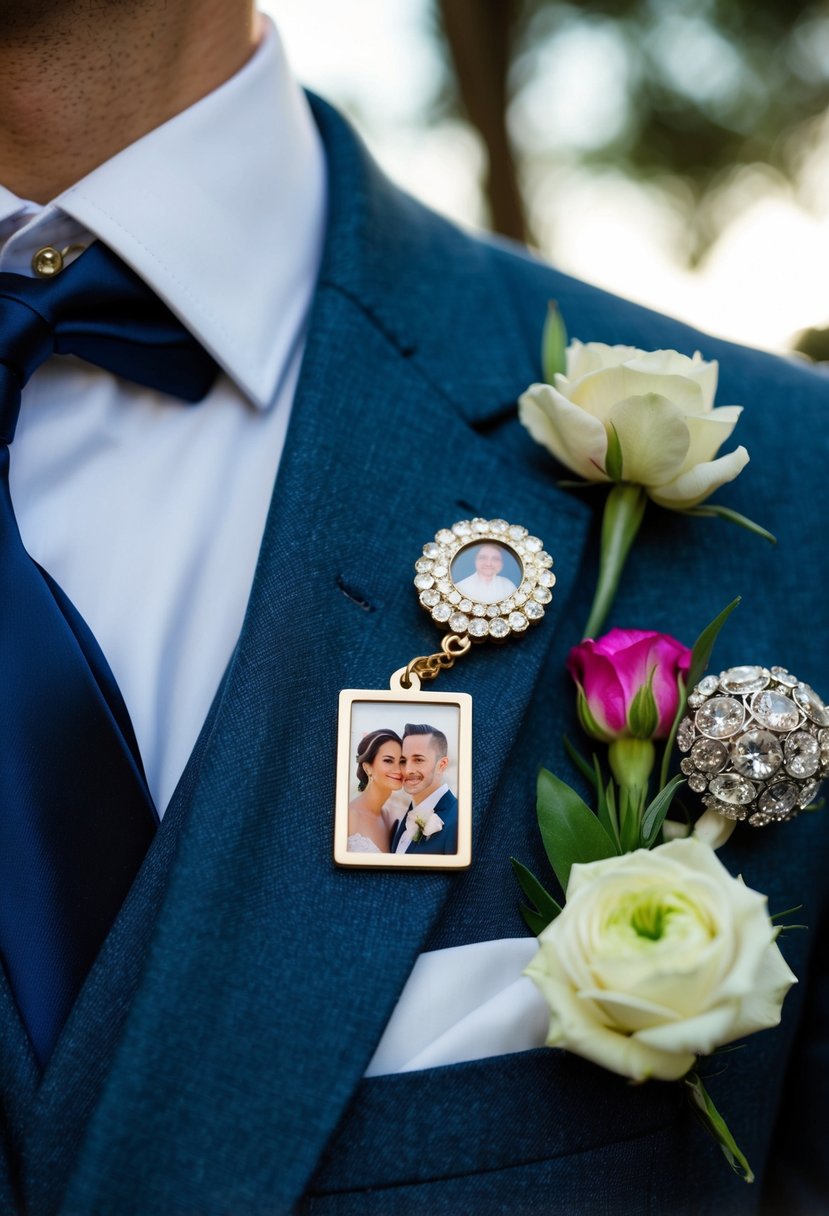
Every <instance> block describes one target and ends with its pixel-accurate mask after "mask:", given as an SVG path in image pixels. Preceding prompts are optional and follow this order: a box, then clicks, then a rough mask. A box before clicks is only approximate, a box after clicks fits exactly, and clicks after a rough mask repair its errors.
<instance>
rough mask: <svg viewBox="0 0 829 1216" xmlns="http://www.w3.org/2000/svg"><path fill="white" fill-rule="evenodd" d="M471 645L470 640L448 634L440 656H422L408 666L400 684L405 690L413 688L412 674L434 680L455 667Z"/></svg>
mask: <svg viewBox="0 0 829 1216" xmlns="http://www.w3.org/2000/svg"><path fill="white" fill-rule="evenodd" d="M471 645H472V643H471V642H470V640H469V638H459V637H458V635H457V634H456V633H448V634H447V635H446V637H445V638H444V639H443V641H442V642H441V644H440V651H439V652H438V654H424V655H420V656H419V657H418V658H416V659H412V660H411V662H409V663H407V664H406V669H405V671H404V673H403V675H402V676H401V679H400V683H401V684H402V686H403V687H404V688H409V687H411V683H412V680H411V677H412V674H414V675H416V676H418V678H419V679H421V680H434V678H435V676H437V675H439V674H440V672H441V671H443V670H444V669H446V668H449V667H454V665H455V660H456V659H459V658H460V657H461V655H464V654H466V652H467V650H469V648H470V647H471Z"/></svg>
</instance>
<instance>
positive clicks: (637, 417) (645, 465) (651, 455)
mask: <svg viewBox="0 0 829 1216" xmlns="http://www.w3.org/2000/svg"><path fill="white" fill-rule="evenodd" d="M610 421H611V422H612V423H613V426H614V427H615V428H616V434H617V435H618V436H619V445H620V447H621V450H622V476H623V477H624V479H625V481H635V482H637V483H638V484H639V485H656V486H659V485H662V484H663V482H666V481H673V480H674V478H675V477H677V476H678V474H679V472H680V470H681V469H682V467H683V465H684V463H685V457H686V455H687V453H688V447H689V444H690V442H691V436H690V434H689V432H688V426H687V424H686V421H685V418H684V416H683V414H682V411H681V410H680V408H679V407H678V406H676V405H674V404H673V402H672V401H668V399H667V398H666V397H660V396H658V395H657V394H655V393H649V394H647V395H646V396H644V397H630V398H628V400H626V401H621V402H619V404H618V405H616V406H614V408H613V409H612V410H611V414H610Z"/></svg>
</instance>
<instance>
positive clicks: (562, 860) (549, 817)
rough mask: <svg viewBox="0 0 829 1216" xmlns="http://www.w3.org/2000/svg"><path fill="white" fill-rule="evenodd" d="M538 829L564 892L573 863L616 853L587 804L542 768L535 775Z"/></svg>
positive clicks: (596, 859) (614, 847)
mask: <svg viewBox="0 0 829 1216" xmlns="http://www.w3.org/2000/svg"><path fill="white" fill-rule="evenodd" d="M538 826H539V828H540V829H541V839H542V841H543V844H544V849H545V852H546V854H547V856H548V858H549V859H550V865H551V866H552V867H553V870H554V871H555V875H556V878H557V879H558V881H559V882H560V883H561V889H562V891H564V892H566V891H567V883H568V881H569V879H570V870H571V868H572V867H573V865H574V864H575V863H576V862H579V863H585V862H589V861H599V860H601V859H602V858H604V857H613V856H615V855H616V853H617V851H618V850H617V849H616V846H615V845H614V842H613V841H612V840H611V838H610V836H608V834H607V832H606V831H605V830H604V828H603V827H602V825H601V824H600V823H599V821H598V819H597V818H596V816H595V815H594V814H593V812H592V811H591V810H590V807H589V806H588V805H587V803H586V802H584V801H582V799H581V798H580V797H579V795H578V794H577V793H576V791H575V790H573V789H571V788H570V786H569V785H566V784H565V782H563V781H560V780H559V778H558V777H555V776H554V775H553V774H552V773H550V772H548V771H547V769H545V768H543V769H542V770H541V772H540V773H539V774H538Z"/></svg>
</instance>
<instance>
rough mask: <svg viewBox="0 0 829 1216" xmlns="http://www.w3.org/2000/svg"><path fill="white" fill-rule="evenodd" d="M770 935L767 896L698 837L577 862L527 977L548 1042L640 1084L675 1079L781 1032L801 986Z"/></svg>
mask: <svg viewBox="0 0 829 1216" xmlns="http://www.w3.org/2000/svg"><path fill="white" fill-rule="evenodd" d="M774 937H775V931H774V928H773V926H772V924H771V921H770V920H769V916H768V912H767V910H766V898H765V896H764V895H761V894H760V893H759V892H757V891H753V890H751V888H750V887H747V886H745V885H744V883H743V882H742V881H741V880H740V879H737V878H732V877H731V875H730V874H729V873H728V871H727V870H726V869H725V867H724V866H723V865H722V863H721V862H720V861H718V859H717V857H716V855H715V854H714V853H713V851H712V850H711V849H710V848H709V847H708V846H707V845H705V844H703V843H702V842H701V841H699V840H695V839H694V838H693V837H691V838H688V839H685V840H673V841H671V842H670V843H668V844H663V845H660V846H659V847H658V848H656V849H653V850H651V851H648V850H646V849H639V850H637V851H636V852H634V853H626V854H624V855H623V856H621V857H611V858H608V859H607V860H605V861H596V862H592V863H591V864H589V865H574V866H573V869H572V872H571V876H570V881H569V883H568V886H567V903H566V906H565V907H564V910H563V911H562V912H561V914H560V915H559V916H558V917H557V918H556V919H555V920H554V921H553V922H552V924H550V925H549V926H548V927H547V928H546V929H545V930H544V932H543V933H542V934H541V936H540V938H539V939H538V942H539V950H538V953H537V954H536V956H535V958H534V959H533V961H532V962H531V963H530V965H529V967H528V968H527V975H529V976H531V977H532V979H533V981H534V982H535V984H536V985H537V986H538V988H539V989H540V991H541V993H542V995H543V996H544V998H545V1000H546V1001H547V1004H548V1005H549V1006H550V1027H549V1033H548V1038H547V1043H548V1045H549V1046H551V1047H553V1046H557V1047H564V1048H566V1049H567V1050H568V1051H572V1052H574V1053H575V1054H576V1055H580V1056H584V1057H585V1058H586V1059H588V1060H592V1061H594V1063H596V1064H600V1065H601V1066H602V1067H604V1068H609V1069H610V1070H611V1071H613V1072H616V1073H620V1074H621V1075H622V1076H624V1077H631V1078H632V1079H633V1080H635V1081H644V1080H647V1079H648V1078H649V1077H656V1078H659V1079H661V1080H665V1081H674V1080H678V1079H679V1078H681V1077H683V1076H684V1075H685V1074H686V1073H687V1072H688V1071H689V1070H690V1069H691V1068H692V1067H693V1065H694V1063H695V1059H696V1057H697V1056H698V1055H707V1054H708V1053H710V1052H711V1051H713V1050H714V1048H716V1047H719V1046H721V1045H722V1044H723V1043H730V1042H732V1041H733V1040H734V1039H737V1038H741V1037H742V1036H744V1035H747V1034H752V1033H753V1032H754V1031H756V1030H764V1029H766V1028H767V1027H770V1026H776V1025H777V1024H778V1023H779V1021H780V1007H781V1005H782V1002H783V998H784V997H785V995H786V993H787V991H788V990H789V988H790V987H791V985H792V984H794V983H796V982H797V981H796V979H795V976H794V975H793V974H792V972H791V971H790V970H789V967H788V966H787V964H786V962H785V960H784V959H783V956H782V955H781V953H780V951H779V949H778V947H777V946H776V944H775V941H774Z"/></svg>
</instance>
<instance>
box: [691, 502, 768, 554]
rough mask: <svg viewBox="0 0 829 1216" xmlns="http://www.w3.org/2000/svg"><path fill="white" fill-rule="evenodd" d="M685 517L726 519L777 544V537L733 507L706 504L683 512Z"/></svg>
mask: <svg viewBox="0 0 829 1216" xmlns="http://www.w3.org/2000/svg"><path fill="white" fill-rule="evenodd" d="M682 514H683V515H696V516H697V518H700V519H702V518H704V517H706V516H708V517H709V518H710V517H711V516H716V517H717V518H718V519H725V520H727V521H728V522H729V523H730V524H736V525H737V527H738V528H745V529H746V531H747V532H753V533H754V534H755V536H762V538H763V540H767V541H770V542H771V544H773V545H776V544H777V537H776V536H775V535H774V534H773V533H772V532H769V531H768V529H766V528H763V527H761V526H760V524H756V523H755V522H754V520H753V519H749V518H748V517H747V516H745V515H741V514H740V512H739V511H732V509H731V507H721V506H719V505H718V504H717V503H713V502H712V503H705V504H703V505H702V506H699V507H691V508H689V510H687V511H683V512H682Z"/></svg>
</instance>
